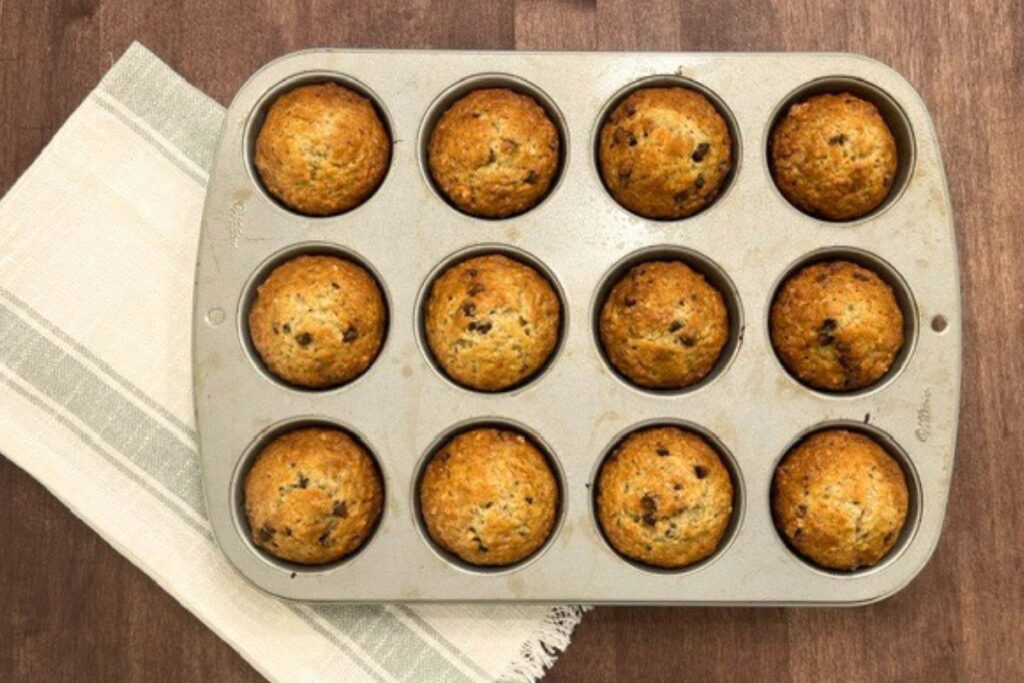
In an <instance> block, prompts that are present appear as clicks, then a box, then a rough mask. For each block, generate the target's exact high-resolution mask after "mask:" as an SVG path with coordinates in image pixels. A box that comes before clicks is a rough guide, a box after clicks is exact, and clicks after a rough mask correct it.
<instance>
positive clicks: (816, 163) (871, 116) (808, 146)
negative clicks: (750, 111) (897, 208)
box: [771, 93, 899, 221]
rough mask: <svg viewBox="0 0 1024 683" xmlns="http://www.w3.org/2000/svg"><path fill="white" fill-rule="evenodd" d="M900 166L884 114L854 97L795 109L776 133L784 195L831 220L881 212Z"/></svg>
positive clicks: (775, 162) (775, 160)
mask: <svg viewBox="0 0 1024 683" xmlns="http://www.w3.org/2000/svg"><path fill="white" fill-rule="evenodd" d="M898 162H899V159H898V156H897V152H896V141H895V140H894V139H893V137H892V132H891V131H890V130H889V127H888V126H887V125H886V124H885V120H883V119H882V116H881V114H879V113H878V109H876V108H875V105H873V104H871V103H870V102H868V101H866V100H862V99H861V98H859V97H857V96H856V95H851V94H850V93H841V94H838V95H816V96H814V97H810V98H808V99H806V100H804V101H803V102H800V103H798V104H794V105H793V106H792V107H790V109H789V111H788V112H787V113H786V116H785V117H784V118H783V119H782V121H781V122H780V123H779V125H778V126H776V128H775V131H774V132H773V133H772V144H771V166H772V175H774V176H775V183H776V184H777V185H778V186H779V189H780V190H781V191H782V194H783V195H785V196H786V198H787V199H788V200H789V201H790V202H792V203H793V204H795V205H796V206H797V207H799V208H800V209H802V210H803V211H806V212H807V213H809V214H812V215H815V216H820V217H822V218H827V219H829V220H834V221H846V220H852V219H854V218H859V217H861V216H863V215H865V214H867V213H870V212H871V211H873V210H874V209H875V208H877V207H878V205H879V204H881V203H882V202H883V201H884V200H885V198H886V197H887V196H889V191H890V190H891V189H892V183H893V179H894V178H895V177H896V167H897V165H898Z"/></svg>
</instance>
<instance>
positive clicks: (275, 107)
mask: <svg viewBox="0 0 1024 683" xmlns="http://www.w3.org/2000/svg"><path fill="white" fill-rule="evenodd" d="M390 160H391V140H390V138H389V137H388V132H387V130H386V129H385V128H384V124H383V123H382V122H381V120H380V117H379V116H378V115H377V112H376V110H374V108H373V105H372V104H371V103H370V101H369V100H368V99H366V98H365V97H363V96H362V95H358V94H356V93H354V92H352V91H351V90H349V89H347V88H344V87H342V86H340V85H338V84H337V83H332V82H329V83H318V84H316V85H304V86H300V87H298V88H293V89H292V90H289V91H288V92H286V93H285V94H283V95H281V96H280V97H278V98H277V99H276V100H275V101H274V103H273V104H272V105H270V108H269V109H268V110H267V115H266V118H265V119H264V121H263V126H262V127H261V128H260V132H259V134H258V135H257V136H256V158H255V163H256V171H257V173H259V176H260V180H261V181H263V185H264V187H266V188H267V191H268V192H270V194H272V195H273V196H274V197H276V198H277V199H279V200H280V201H281V202H282V203H283V204H284V205H285V206H287V207H289V208H291V209H294V210H295V211H298V212H300V213H304V214H308V215H310V216H329V215H332V214H336V213H341V212H342V211H348V210H349V209H352V208H355V207H356V206H359V205H360V204H362V203H363V202H364V201H365V200H366V199H367V198H368V197H369V196H370V195H371V194H373V192H374V190H376V189H377V187H378V186H379V185H380V183H381V181H382V180H383V179H384V174H385V173H387V169H388V163H389V161H390Z"/></svg>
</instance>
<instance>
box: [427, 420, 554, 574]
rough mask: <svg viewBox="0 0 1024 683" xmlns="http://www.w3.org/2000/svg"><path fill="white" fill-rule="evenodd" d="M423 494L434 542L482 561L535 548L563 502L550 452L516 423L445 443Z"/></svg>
mask: <svg viewBox="0 0 1024 683" xmlns="http://www.w3.org/2000/svg"><path fill="white" fill-rule="evenodd" d="M419 497H420V500H419V503H420V511H421V512H422V514H423V520H424V522H425V523H426V526H427V531H428V533H429V534H430V537H431V538H432V539H434V542H435V543H437V544H438V545H439V546H441V547H442V548H444V549H445V550H447V551H449V552H452V553H454V554H455V555H457V556H458V557H460V558H461V559H462V560H464V561H465V562H468V563H470V564H474V565H481V566H507V565H511V564H515V563H516V562H520V561H521V560H524V559H526V558H527V557H529V556H530V555H532V554H533V553H534V552H535V551H536V550H537V549H538V548H540V547H541V546H542V545H544V542H545V541H546V540H547V539H548V537H549V536H550V535H551V531H552V529H553V528H554V526H555V520H556V518H557V515H558V509H559V490H558V483H557V481H556V479H555V475H554V473H553V472H552V470H551V466H550V465H549V464H548V461H547V459H546V458H545V457H544V455H543V454H542V453H541V452H540V451H539V450H538V449H537V447H536V446H534V445H533V444H532V443H531V442H530V440H529V439H527V438H526V437H525V436H523V435H522V434H520V433H518V432H516V431H513V430H510V429H494V428H486V427H485V428H477V429H472V430H470V431H467V432H463V433H462V434H459V435H458V436H456V437H455V438H454V439H452V440H451V441H450V442H448V443H447V444H445V445H444V446H443V447H442V448H441V449H440V450H439V451H438V452H437V454H435V455H434V456H433V458H431V460H430V462H429V463H428V464H427V467H426V470H425V471H424V474H423V479H422V480H421V481H420V485H419Z"/></svg>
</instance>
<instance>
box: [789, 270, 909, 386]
mask: <svg viewBox="0 0 1024 683" xmlns="http://www.w3.org/2000/svg"><path fill="white" fill-rule="evenodd" d="M770 327H771V340H772V345H773V346H774V348H775V350H776V352H777V353H778V355H779V358H780V359H781V360H782V362H783V364H784V365H785V366H786V367H787V368H788V369H789V370H790V372H792V373H793V374H794V375H796V377H797V379H799V380H800V381H802V382H804V383H805V384H808V385H810V386H812V387H814V388H817V389H826V390H831V391H852V390H856V389H861V388H864V387H867V386H870V385H872V384H874V383H875V382H877V381H878V380H880V379H881V378H882V377H884V376H885V375H886V373H888V372H889V370H890V369H891V368H892V366H893V363H894V361H895V359H896V356H897V355H898V354H899V352H900V350H901V349H902V348H903V345H904V343H905V340H904V332H903V312H902V310H901V309H900V306H899V303H898V302H897V300H896V296H895V294H894V293H893V290H892V287H890V286H889V285H888V284H887V283H886V282H885V281H884V280H882V279H881V278H880V277H879V276H878V274H877V273H875V272H874V271H872V270H870V269H868V268H865V267H864V266H861V265H858V264H856V263H852V262H850V261H842V260H836V261H825V262H821V263H815V264H812V265H809V266H806V267H804V268H801V269H800V270H799V271H798V272H797V273H796V274H795V275H793V276H791V277H790V278H788V279H787V280H786V281H785V282H784V283H783V285H782V287H781V288H780V289H779V292H778V294H777V295H776V297H775V300H774V301H773V302H772V307H771V314H770Z"/></svg>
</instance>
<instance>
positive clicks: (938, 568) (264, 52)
mask: <svg viewBox="0 0 1024 683" xmlns="http://www.w3.org/2000/svg"><path fill="white" fill-rule="evenodd" d="M1022 26H1024V4H1022V3H1020V2H1000V1H999V0H988V1H985V2H961V1H959V0H943V1H933V2H925V1H921V2H907V1H900V2H896V1H893V2H867V1H865V2H833V1H826V2H823V1H820V0H792V1H789V2H783V1H782V0H776V1H773V2H764V1H761V0H714V1H713V2H712V1H711V0H697V1H694V2H686V3H674V2H669V1H668V0H653V1H651V2H646V3H634V2H629V0H608V1H606V0H600V1H599V2H588V1H585V0H565V1H563V2H525V1H520V2H515V3H512V2H485V1H482V0H480V1H474V2H463V1H460V0H444V1H440V0H439V1H436V2H429V1H426V0H414V1H411V2H403V3H385V2H380V1H374V0H358V1H355V2H347V3H339V4H336V5H332V4H329V3H323V2H274V1H273V0H266V1H264V2H256V3H230V2H228V3H212V2H206V1H205V0H174V1H167V2H160V3H152V4H146V5H142V4H134V3H129V2H124V1H121V0H76V1H68V2H46V1H42V0H37V1H33V2H28V1H25V0H22V1H21V2H14V1H12V0H0V191H6V190H7V189H8V188H9V187H10V185H11V184H12V183H13V182H14V180H15V179H16V178H17V177H18V175H20V173H21V172H22V171H24V169H25V168H26V167H27V166H28V165H29V164H30V163H31V161H32V159H33V158H35V156H36V155H37V154H38V153H39V151H40V150H41V149H42V147H43V146H44V145H45V144H46V142H47V141H48V140H49V139H50V137H51V136H52V135H53V133H54V131H56V129H57V128H59V126H60V125H61V123H62V122H63V121H64V120H65V118H66V117H67V116H68V115H69V114H70V113H71V111H72V110H73V109H74V108H75V106H77V104H78V103H79V102H80V101H81V100H82V98H83V97H84V96H85V95H86V94H87V93H88V92H89V90H90V89H91V88H92V87H93V86H94V85H95V84H96V82H97V81H98V79H99V78H100V77H101V75H102V74H103V73H104V71H105V70H106V69H107V68H109V67H110V65H111V64H113V62H114V61H115V60H116V59H117V57H118V56H119V55H120V54H121V53H122V52H123V51H124V50H125V48H127V47H128V45H129V44H130V42H131V41H132V40H139V41H141V42H142V43H143V44H145V45H146V46H148V47H149V48H150V49H152V50H154V51H155V52H156V53H157V54H158V55H160V56H161V57H162V58H163V59H164V60H166V61H167V62H168V63H169V64H170V65H171V66H172V67H173V68H175V69H176V70H178V71H179V72H180V73H181V74H182V75H183V76H184V77H185V78H187V79H188V80H189V81H191V82H192V83H194V84H196V85H197V86H198V87H200V88H201V89H203V90H205V91H206V92H208V93H210V94H211V95H212V96H213V97H215V98H216V99H217V100H219V101H220V102H223V103H226V102H227V101H228V100H229V99H230V97H231V96H232V94H233V93H234V91H235V90H236V89H237V88H238V86H239V85H240V84H241V83H242V81H243V80H244V79H245V78H246V77H247V76H248V74H249V73H250V72H251V71H253V70H254V69H255V68H257V67H258V66H259V65H261V64H263V63H264V62H266V61H268V60H270V59H272V58H273V57H276V56H278V55H280V54H282V53H284V52H288V51H290V50H295V49H299V48H303V47H310V46H363V47H368V46H374V47H395V48H398V47H426V48H513V47H515V48H522V49H579V50H601V49H611V50H654V49H660V50H678V51H694V50H850V51H854V52H861V53H864V54H867V55H869V56H871V57H875V58H877V59H880V60H882V61H884V62H887V63H888V64H890V65H892V66H893V67H895V68H896V69H897V70H899V71H900V72H901V73H903V74H904V75H905V76H906V77H907V78H908V79H909V80H910V81H911V82H912V83H913V84H914V85H915V86H916V87H917V88H918V90H919V91H920V92H921V94H922V95H923V96H924V98H925V101H926V102H927V103H928V105H929V107H930V109H931V111H932V113H933V116H934V118H935V122H936V125H937V127H938V130H939V135H940V138H941V141H942V146H943V153H944V156H945V163H946V169H947V173H948V175H949V184H950V189H951V192H952V195H953V203H954V209H955V212H956V221H957V228H958V235H959V244H960V250H961V254H960V258H961V264H962V272H963V295H964V302H965V308H964V321H963V322H964V328H965V342H964V379H965V381H964V396H963V411H962V418H961V423H960V439H959V452H958V462H957V466H956V471H955V475H954V482H953V490H952V498H951V501H950V505H949V515H948V519H947V525H946V530H945V534H944V536H943V538H942V541H941V543H940V546H939V548H938V551H937V552H936V555H935V558H934V559H933V560H932V562H931V564H929V565H928V567H927V568H926V569H925V570H924V572H923V573H922V574H921V576H920V577H919V578H918V579H917V580H916V581H915V582H914V583H913V584H911V586H910V587H909V588H907V589H906V590H905V591H903V592H902V593H900V594H899V595H897V596H896V597H894V598H892V599H890V600H888V601H886V602H883V603H881V604H878V605H874V606H871V607H866V608H859V609H845V610H781V609H650V608H602V609H598V610H595V611H594V612H592V613H591V614H589V615H588V616H587V617H586V618H585V620H584V622H583V624H582V625H581V626H580V627H579V629H578V631H577V633H576V636H575V637H574V639H573V644H572V646H571V647H570V648H569V650H568V651H567V652H566V653H565V654H564V655H563V656H562V657H561V659H560V660H559V662H558V664H557V665H556V666H555V667H554V669H553V670H552V672H551V674H550V679H551V680H555V681H578V680H587V681H620V680H629V679H632V678H639V677H642V680H644V681H645V683H653V682H655V681H677V680H682V679H693V680H731V679H735V678H741V679H747V678H749V679H764V680H780V681H784V680H821V679H823V678H841V679H843V680H845V681H877V680H896V679H901V680H930V681H940V680H966V679H971V680H996V681H1007V680H1024V610H1022V598H1021V596H1022V595H1024V570H1022V569H1021V567H1022V566H1024V550H1022V548H1024V505H1022V504H1021V496H1022V493H1021V491H1024V474H1022V472H1024V468H1022V467H1021V465H1022V463H1021V456H1022V454H1024V426H1022V422H1024V421H1022V419H1021V408H1020V405H1021V403H1020V400H1019V398H1018V395H1019V387H1020V386H1021V385H1022V384H1024V352H1022V351H1021V349H1020V347H1019V346H1018V344H1019V340H1021V339H1024V277H1022V276H1024V268H1022V267H1021V265H1020V258H1021V254H1024V202H1021V200H1020V198H1019V191H1018V184H1019V182H1020V179H1021V178H1024V154H1022V153H1021V151H1020V149H1021V148H1020V145H1021V141H1022V140H1024V124H1022V120H1024V117H1022V116H1021V111H1022V110H1024V29H1022V28H1021V27H1022ZM0 343H2V340H0ZM0 410H2V406H0ZM0 490H2V491H3V492H4V495H3V496H0V518H2V519H4V520H5V522H4V524H2V525H0V547H3V548H5V550H6V552H5V553H4V558H3V560H0V585H2V586H3V588H4V590H3V598H2V602H0V607H2V609H0V678H2V679H4V680H11V679H14V680H40V679H46V680H69V681H70V680H128V681H144V680H145V681H149V680H169V679H177V680H202V679H219V680H224V679H227V680H258V678H259V677H258V675H257V674H256V673H255V672H254V671H253V670H252V669H250V668H249V667H248V666H247V665H246V664H245V663H244V662H243V661H242V660H241V659H240V658H239V657H238V656H237V655H235V654H234V653H233V652H232V651H231V650H230V648H228V646H227V645H225V644H224V643H222V642H221V641H220V640H219V639H217V638H216V636H214V635H213V634H212V633H210V632H209V631H207V630H206V629H205V627H203V626H202V625H201V624H200V623H199V622H198V621H196V620H195V619H194V618H193V617H192V616H191V615H190V614H188V613H187V612H186V611H185V610H184V609H183V608H181V607H180V606H178V605H177V604H176V603H175V602H174V601H173V600H172V599H171V598H170V597H168V596H167V595H166V594H164V593H163V592H162V591H161V590H160V589H159V587H157V586H156V585H155V584H154V583H153V582H152V581H151V580H150V579H148V578H147V577H146V576H145V575H143V574H142V573H141V572H139V571H137V570H136V569H134V568H133V567H132V566H131V565H130V564H129V563H128V562H127V561H126V560H124V559H123V558H121V557H120V556H119V555H118V554H117V553H116V552H115V551H114V550H112V549H111V548H109V547H108V546H106V545H105V544H104V543H103V542H102V541H101V540H100V539H99V538H98V537H97V536H96V535H95V534H93V533H92V532H91V531H90V530H89V529H88V528H87V527H85V526H84V525H83V524H82V523H81V522H79V521H78V520H76V519H75V518H74V517H73V516H72V515H71V513H69V512H68V511H67V510H66V509H64V508H63V507H62V506H61V505H60V504H59V503H58V502H57V501H56V500H55V499H53V498H52V497H50V496H49V495H48V494H47V493H46V492H45V490H44V489H43V488H42V487H41V486H40V485H39V484H37V483H35V482H34V481H32V480H31V479H30V478H29V477H27V476H26V475H25V474H24V473H22V472H20V471H19V470H17V469H16V468H15V467H14V466H13V465H11V464H10V463H9V462H8V461H6V460H0Z"/></svg>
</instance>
